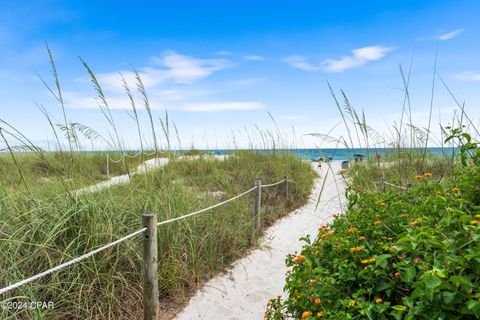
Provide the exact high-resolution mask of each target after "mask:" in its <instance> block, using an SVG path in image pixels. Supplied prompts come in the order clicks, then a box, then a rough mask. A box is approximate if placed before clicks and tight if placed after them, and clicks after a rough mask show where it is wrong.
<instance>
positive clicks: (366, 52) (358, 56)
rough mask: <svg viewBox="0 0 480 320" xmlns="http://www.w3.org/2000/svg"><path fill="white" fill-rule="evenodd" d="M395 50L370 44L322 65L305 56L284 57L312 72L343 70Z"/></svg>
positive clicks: (359, 65) (288, 61)
mask: <svg viewBox="0 0 480 320" xmlns="http://www.w3.org/2000/svg"><path fill="white" fill-rule="evenodd" d="M392 50H394V48H392V47H384V46H380V45H378V46H370V47H363V48H358V49H354V50H352V54H351V55H349V56H342V57H340V58H339V59H328V60H324V61H322V63H321V64H320V65H315V64H312V63H310V62H309V61H308V59H307V58H306V57H305V56H301V55H294V56H290V57H287V58H285V59H283V61H284V62H286V63H288V64H289V65H290V66H292V67H294V68H297V69H300V70H304V71H310V72H316V71H325V72H343V71H345V70H348V69H353V68H358V67H361V66H363V65H365V64H366V63H367V62H369V61H375V60H380V59H381V58H383V57H384V56H385V55H386V54H387V53H389V52H390V51H392Z"/></svg>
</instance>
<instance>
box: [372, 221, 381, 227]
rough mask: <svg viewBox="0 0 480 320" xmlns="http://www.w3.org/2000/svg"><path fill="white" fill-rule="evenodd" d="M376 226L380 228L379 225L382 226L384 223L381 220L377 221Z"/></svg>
mask: <svg viewBox="0 0 480 320" xmlns="http://www.w3.org/2000/svg"><path fill="white" fill-rule="evenodd" d="M374 224H375V225H376V226H379V225H381V224H382V221H380V220H377V221H375V222H374Z"/></svg>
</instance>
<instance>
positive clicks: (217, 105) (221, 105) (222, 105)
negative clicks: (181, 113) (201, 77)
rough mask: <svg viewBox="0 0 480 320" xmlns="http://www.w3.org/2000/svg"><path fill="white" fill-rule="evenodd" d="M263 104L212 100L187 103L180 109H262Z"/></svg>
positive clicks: (210, 110)
mask: <svg viewBox="0 0 480 320" xmlns="http://www.w3.org/2000/svg"><path fill="white" fill-rule="evenodd" d="M263 108H265V105H264V104H263V103H260V102H212V103H204V102H202V103H189V104H186V105H184V106H183V107H182V108H181V109H182V110H185V111H192V112H217V111H244V110H256V109H263Z"/></svg>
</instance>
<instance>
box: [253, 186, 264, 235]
mask: <svg viewBox="0 0 480 320" xmlns="http://www.w3.org/2000/svg"><path fill="white" fill-rule="evenodd" d="M254 186H255V187H256V188H255V190H254V191H253V201H254V202H253V223H254V225H255V235H258V234H259V233H260V205H261V201H262V181H261V180H255V182H254Z"/></svg>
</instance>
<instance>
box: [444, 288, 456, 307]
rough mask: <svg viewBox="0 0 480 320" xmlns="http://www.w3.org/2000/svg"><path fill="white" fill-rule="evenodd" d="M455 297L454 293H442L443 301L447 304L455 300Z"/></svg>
mask: <svg viewBox="0 0 480 320" xmlns="http://www.w3.org/2000/svg"><path fill="white" fill-rule="evenodd" d="M455 295H456V293H455V292H448V291H446V292H443V293H442V296H443V301H444V302H445V303H447V304H449V303H452V301H453V299H455Z"/></svg>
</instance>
